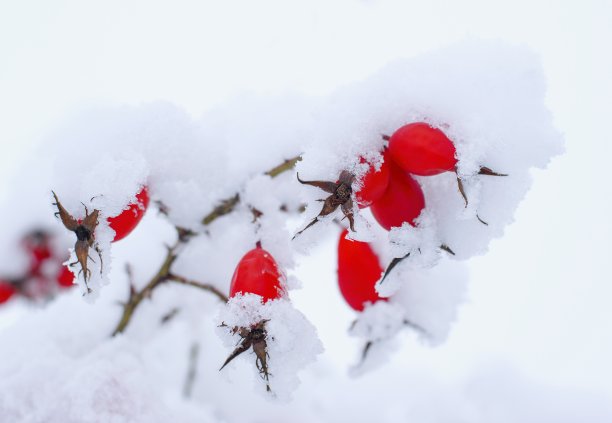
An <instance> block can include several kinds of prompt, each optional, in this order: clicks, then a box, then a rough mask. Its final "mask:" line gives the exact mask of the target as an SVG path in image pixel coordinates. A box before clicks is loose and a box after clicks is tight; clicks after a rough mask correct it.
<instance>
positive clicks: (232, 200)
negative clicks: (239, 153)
mask: <svg viewBox="0 0 612 423" xmlns="http://www.w3.org/2000/svg"><path fill="white" fill-rule="evenodd" d="M300 160H302V156H295V157H293V158H291V159H288V160H285V161H284V162H283V163H281V164H279V165H278V166H275V167H273V168H272V169H270V170H268V171H267V172H264V175H268V176H270V177H271V178H275V177H277V176H278V175H280V174H281V173H283V172H286V171H288V170H291V169H293V168H294V167H295V164H296V163H297V162H299V161H300ZM238 203H240V194H238V193H236V194H234V195H233V196H231V197H229V198H226V199H224V200H221V202H220V203H219V205H218V206H217V207H215V208H214V209H213V211H211V212H210V213H208V214H207V215H206V216H204V219H202V225H204V226H207V225H210V224H211V223H212V222H214V221H215V220H216V219H217V218H219V217H221V216H225V215H226V214H229V213H231V212H232V211H234V208H235V207H236V206H237V205H238Z"/></svg>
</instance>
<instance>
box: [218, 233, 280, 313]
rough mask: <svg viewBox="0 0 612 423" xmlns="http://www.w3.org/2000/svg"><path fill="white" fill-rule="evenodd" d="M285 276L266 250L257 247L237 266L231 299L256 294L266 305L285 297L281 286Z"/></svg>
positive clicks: (233, 278) (231, 288)
mask: <svg viewBox="0 0 612 423" xmlns="http://www.w3.org/2000/svg"><path fill="white" fill-rule="evenodd" d="M282 278H283V276H282V274H281V272H280V270H279V268H278V265H277V264H276V261H275V260H274V258H273V257H272V255H270V253H268V252H267V251H266V250H264V249H263V248H261V246H259V245H258V246H257V247H256V248H254V249H252V250H251V251H249V252H248V253H246V254H245V255H244V257H242V259H240V262H239V263H238V265H237V266H236V270H235V271H234V276H233V277H232V284H231V286H230V297H234V296H235V295H237V294H240V293H241V294H255V295H259V296H261V297H262V299H263V302H264V303H265V302H266V301H268V300H274V299H276V298H280V297H282V296H283V295H284V293H285V290H284V288H283V286H282V285H281V280H282Z"/></svg>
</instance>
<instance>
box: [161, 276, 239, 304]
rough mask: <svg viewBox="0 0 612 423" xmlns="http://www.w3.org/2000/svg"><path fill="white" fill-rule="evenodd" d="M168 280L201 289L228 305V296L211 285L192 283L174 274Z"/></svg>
mask: <svg viewBox="0 0 612 423" xmlns="http://www.w3.org/2000/svg"><path fill="white" fill-rule="evenodd" d="M167 279H168V280H169V281H172V282H177V283H180V284H183V285H189V286H193V287H196V288H200V289H202V290H204V291H208V292H210V293H211V294H214V295H215V296H216V297H217V298H218V299H219V300H220V301H221V302H224V303H226V302H227V300H228V298H227V296H225V294H223V292H221V291H220V290H218V289H217V288H216V287H214V286H213V285H211V284H209V283H200V282H196V281H192V280H189V279H187V278H184V277H182V276H178V275H175V274H173V273H170V274H169V275H168V277H167Z"/></svg>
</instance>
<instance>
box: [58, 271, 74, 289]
mask: <svg viewBox="0 0 612 423" xmlns="http://www.w3.org/2000/svg"><path fill="white" fill-rule="evenodd" d="M57 284H58V285H59V286H61V287H63V288H70V287H71V286H74V273H72V272H71V271H70V269H68V266H62V268H61V269H60V271H59V273H58V274H57Z"/></svg>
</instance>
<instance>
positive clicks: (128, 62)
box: [0, 0, 612, 421]
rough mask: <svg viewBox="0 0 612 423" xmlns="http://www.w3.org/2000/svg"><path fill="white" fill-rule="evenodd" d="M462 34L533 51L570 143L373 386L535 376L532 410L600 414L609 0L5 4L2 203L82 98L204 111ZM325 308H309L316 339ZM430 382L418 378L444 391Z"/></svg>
mask: <svg viewBox="0 0 612 423" xmlns="http://www.w3.org/2000/svg"><path fill="white" fill-rule="evenodd" d="M470 37H474V38H487V39H491V38H492V39H501V40H505V41H507V42H510V43H514V44H522V45H527V46H529V47H530V48H532V49H533V50H534V51H535V52H536V53H538V54H539V55H540V57H541V61H542V65H543V71H544V74H545V76H546V78H547V80H548V93H547V104H548V106H549V107H550V109H551V111H552V113H553V115H554V120H555V124H556V126H557V127H558V128H559V130H560V131H561V132H563V133H564V135H565V137H566V153H565V155H563V156H561V157H557V158H555V159H554V160H553V162H552V163H551V166H550V167H549V169H547V170H545V171H540V172H537V173H536V174H535V175H534V176H535V179H534V184H533V189H532V190H531V192H530V193H529V194H528V196H527V197H526V199H525V201H524V202H523V204H522V205H521V206H520V207H519V210H518V212H517V214H516V222H515V223H514V224H513V225H511V226H510V227H509V228H508V230H507V233H506V235H505V237H503V238H502V239H500V240H497V241H494V242H493V244H492V246H491V249H490V251H489V253H488V254H486V255H485V256H483V257H479V258H477V259H474V260H472V261H471V262H470V271H471V283H470V287H469V302H468V304H466V305H464V306H463V307H462V309H461V312H460V316H459V321H458V322H457V324H456V326H455V328H454V329H453V333H452V335H451V337H450V339H449V341H448V342H447V344H446V345H444V346H443V347H441V348H438V349H435V350H428V349H420V350H419V349H415V350H411V351H410V356H407V354H402V353H398V354H396V356H395V357H394V358H393V359H392V360H391V362H390V363H388V364H387V365H386V367H385V369H383V370H382V373H381V376H379V377H380V378H381V379H380V380H384V374H385V372H387V373H393V371H394V369H397V368H400V367H401V366H409V365H411V364H410V363H412V366H414V363H415V362H417V363H418V364H419V366H421V368H422V369H423V372H424V373H427V374H429V375H433V377H434V378H435V379H436V380H438V381H439V383H440V386H447V387H449V388H448V389H450V390H452V389H454V388H453V386H462V387H463V388H469V387H470V386H471V385H470V384H471V383H472V382H474V383H475V384H476V388H474V389H476V390H480V391H482V393H483V394H482V395H481V394H477V395H480V396H479V398H483V399H482V401H483V404H484V403H486V404H488V406H490V407H491V408H492V409H496V410H503V409H505V408H510V407H512V406H513V401H514V399H513V396H514V395H517V391H525V389H527V388H526V387H530V388H529V389H528V392H529V393H531V392H533V397H534V398H538V400H537V402H540V405H542V404H544V405H545V404H546V403H547V401H548V402H550V403H551V407H552V408H554V406H553V405H552V404H553V403H554V402H556V401H559V399H561V398H566V395H567V398H569V397H572V398H574V399H576V398H584V400H579V402H580V401H581V402H582V403H584V409H582V410H581V413H582V414H581V415H583V416H584V413H585V412H586V411H585V410H591V411H593V410H594V411H593V412H595V413H597V412H604V411H603V408H600V409H599V410H598V409H597V407H601V406H602V404H605V403H606V402H608V403H610V401H611V399H612V377H610V376H611V375H612V365H610V361H609V360H610V357H612V307H611V304H612V286H611V285H612V278H611V277H610V270H609V262H608V260H609V259H610V257H611V255H612V248H611V247H610V242H609V240H610V239H611V238H612V225H611V224H610V222H609V219H610V217H611V216H612V200H611V198H612V189H611V188H610V186H609V182H608V175H607V168H608V167H609V165H610V158H611V157H612V147H611V142H610V141H612V140H610V131H609V121H610V118H609V113H610V111H611V110H612V107H611V106H612V83H611V82H610V78H611V75H612V55H610V53H609V50H610V46H609V44H610V40H612V3H611V2H609V1H604V0H602V1H596V0H592V1H583V2H573V1H560V2H543V1H542V2H534V1H525V0H514V1H506V2H491V1H460V2H458V1H427V2H422V1H418V2H417V1H375V0H363V1H348V0H340V1H322V0H313V1H309V2H298V1H265V0H264V1H257V2H252V1H232V2H213V1H206V2H204V1H197V0H194V1H182V0H179V1H173V2H164V1H151V0H147V1H106V2H88V1H63V0H57V1H54V2H45V1H28V0H24V1H20V2H9V1H3V2H1V3H0V61H1V62H0V122H1V123H0V202H1V201H2V200H3V198H4V197H5V193H6V191H7V189H8V188H9V187H15V186H18V184H19V181H18V180H15V179H13V178H12V174H13V172H15V171H16V170H18V169H20V163H21V162H22V160H23V158H24V157H26V156H27V155H28V154H29V153H30V151H32V149H34V148H35V147H36V145H37V144H38V143H40V142H41V138H42V137H43V136H44V134H46V133H48V132H49V131H50V130H51V129H52V128H53V127H54V126H55V125H58V124H60V123H61V122H62V121H63V120H64V119H66V117H67V116H69V115H70V114H71V113H73V112H74V111H77V110H80V109H81V108H83V107H86V106H89V105H92V104H100V103H102V104H121V103H127V104H139V103H142V102H148V101H152V100H159V99H162V100H168V101H170V102H173V103H175V104H177V105H179V106H182V107H184V108H185V109H186V110H188V111H189V112H191V113H192V114H193V115H195V116H197V115H199V114H200V113H202V112H204V111H205V110H207V109H209V108H211V107H213V106H215V105H218V104H220V103H222V102H224V101H225V100H227V99H228V98H230V97H232V96H233V95H236V94H238V93H240V92H243V91H254V92H258V93H264V94H266V93H283V92H286V91H296V92H299V93H306V94H325V93H328V92H331V91H332V90H333V89H335V88H337V87H338V86H341V85H343V84H346V83H348V82H351V81H357V80H360V79H362V78H364V77H365V76H367V75H369V74H371V73H372V72H374V71H375V70H377V69H379V68H381V67H382V66H384V65H385V64H387V63H388V62H389V61H391V60H393V59H396V58H404V57H412V56H415V55H417V54H419V53H421V52H426V51H429V50H431V49H433V48H436V47H439V46H444V45H448V44H450V43H452V42H454V41H457V40H462V39H465V38H470ZM236 118H237V119H239V118H240V116H236ZM516 125H521V122H516ZM4 206H6V205H5V204H4V205H3V207H4ZM1 216H2V210H1V209H0V218H1ZM334 266H335V263H334V260H332V258H331V257H327V256H325V255H324V254H323V253H321V254H315V255H313V256H312V257H310V258H308V259H307V260H306V261H305V262H304V263H303V267H302V270H301V271H302V272H303V273H304V274H307V275H308V276H307V278H308V279H313V278H314V279H316V278H319V279H323V280H325V281H327V282H325V283H333V280H331V276H330V274H331V275H333V269H334ZM305 278H306V277H305ZM320 283H323V282H320ZM313 295H315V292H314V290H311V291H308V290H303V291H301V292H299V293H296V302H297V303H298V305H299V304H300V302H302V303H303V304H304V307H306V305H307V304H308V303H309V302H313V301H314V302H316V298H311V297H309V296H313ZM346 313H347V314H348V311H347V312H346ZM331 315H332V316H333V313H332V314H331ZM309 317H310V316H309ZM329 318H330V315H329V314H326V313H325V312H321V313H319V314H317V315H313V316H312V320H313V323H314V324H315V325H316V326H317V327H318V328H319V331H320V332H321V337H322V339H323V341H324V342H326V336H331V335H330V334H331V333H332V331H331V330H330V332H329V333H326V330H325V328H324V325H325V322H326V321H328V320H329ZM342 357H343V356H342V355H340V354H339V355H338V357H336V358H337V360H338V364H339V365H340V362H341V360H342ZM491 375H494V377H491ZM479 380H484V381H485V382H478V381H479ZM492 381H496V383H492ZM356 383H365V382H363V381H362V382H356ZM488 383H492V386H488V385H487V384H488ZM432 384H434V383H433V382H432ZM434 385H435V384H434ZM349 386H350V385H349ZM440 386H437V387H436V388H434V387H425V388H424V389H425V390H427V389H431V390H435V391H436V395H439V394H440V389H441V388H440ZM463 388H461V389H463ZM566 391H567V394H566ZM487 392H491V393H490V395H491V398H487V395H486V393H487ZM492 392H494V393H495V394H493V393H492ZM560 392H562V394H559V393H560ZM381 394H382V392H381ZM527 396H530V394H527V395H526V396H525V397H527ZM501 397H505V398H506V399H505V400H500V398H501ZM525 397H523V398H525ZM432 398H433V396H432ZM590 401H593V402H594V403H596V404H598V405H597V406H594V407H591V406H590V405H589V404H590ZM432 404H433V405H435V401H432ZM517 404H518V405H516V407H518V408H522V407H524V408H525V410H529V409H530V407H531V404H529V403H525V401H518V402H517ZM535 408H537V406H536V407H535ZM544 408H545V407H544ZM387 412H388V413H391V414H392V413H393V410H387ZM515 412H516V411H515ZM606 412H607V413H608V414H607V416H612V411H610V409H609V408H608V409H607V411H606ZM500 413H501V414H500V416H503V415H504V414H503V412H501V411H500ZM525 413H526V414H525V416H527V415H530V412H529V411H525ZM491 416H495V414H491ZM546 416H548V417H550V415H549V414H547V415H546ZM429 418H431V419H432V420H431V421H438V420H436V418H435V417H433V418H432V417H431V416H429ZM496 421H502V418H501V417H500V418H499V419H498V420H496ZM515 421H516V420H515ZM568 421H578V420H572V419H569V420H568ZM580 421H589V419H588V418H585V419H584V420H580Z"/></svg>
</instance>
